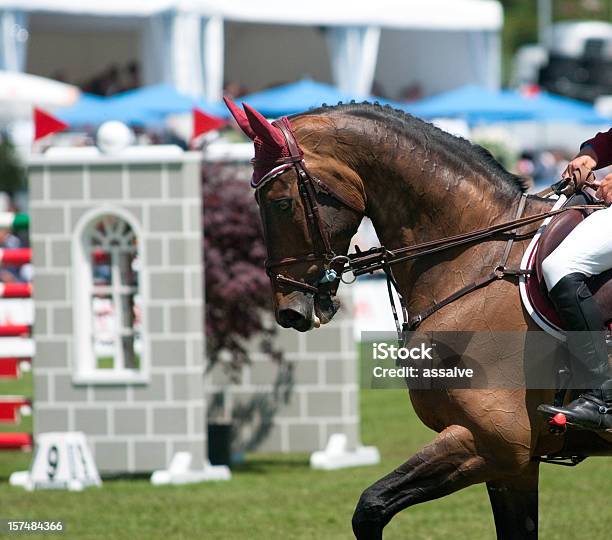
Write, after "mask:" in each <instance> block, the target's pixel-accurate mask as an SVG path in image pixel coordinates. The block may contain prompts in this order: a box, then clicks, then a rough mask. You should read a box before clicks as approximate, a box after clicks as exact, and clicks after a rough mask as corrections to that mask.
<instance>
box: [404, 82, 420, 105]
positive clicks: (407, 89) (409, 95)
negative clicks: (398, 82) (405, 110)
mask: <svg viewBox="0 0 612 540" xmlns="http://www.w3.org/2000/svg"><path fill="white" fill-rule="evenodd" d="M422 97H423V87H422V86H421V85H420V84H419V83H418V82H416V83H412V84H409V85H408V86H404V87H403V88H402V89H401V90H400V93H399V100H400V101H402V102H404V103H410V102H411V101H418V100H419V99H421V98H422Z"/></svg>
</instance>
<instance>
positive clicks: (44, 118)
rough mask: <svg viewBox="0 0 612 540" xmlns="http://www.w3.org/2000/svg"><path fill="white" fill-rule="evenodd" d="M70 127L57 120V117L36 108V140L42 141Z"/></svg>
mask: <svg viewBox="0 0 612 540" xmlns="http://www.w3.org/2000/svg"><path fill="white" fill-rule="evenodd" d="M67 127H68V124H65V123H64V122H62V121H61V120H59V119H57V118H55V116H52V115H50V114H49V113H47V112H45V111H43V110H42V109H39V108H37V107H34V140H35V141H37V140H38V139H42V138H43V137H46V136H47V135H50V134H51V133H57V132H58V131H64V130H65V129H66V128H67Z"/></svg>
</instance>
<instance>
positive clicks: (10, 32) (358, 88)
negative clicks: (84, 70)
mask: <svg viewBox="0 0 612 540" xmlns="http://www.w3.org/2000/svg"><path fill="white" fill-rule="evenodd" d="M502 23H503V14H502V8H501V6H500V4H499V3H498V2H497V1H496V0H427V1H425V0H403V1H401V2H400V1H397V0H377V1H375V2H369V1H359V2H355V1H349V0H336V1H335V2H330V1H329V0H310V1H309V2H308V3H307V5H303V4H298V3H293V4H292V3H290V2H286V1H281V0H266V1H265V2H253V1H252V0H231V1H230V0H147V1H146V2H144V1H142V0H89V1H84V0H81V1H77V0H0V44H1V47H0V69H7V70H13V71H23V70H24V69H25V68H26V62H27V61H28V60H27V59H28V52H27V49H28V42H29V41H32V46H31V48H32V49H34V45H35V42H36V39H35V38H36V36H37V32H40V33H41V35H42V34H44V33H45V32H46V31H48V30H49V29H55V30H56V31H57V32H61V34H62V39H63V38H64V37H65V34H68V33H70V32H75V31H79V30H80V31H81V32H83V33H85V32H87V33H95V32H100V31H103V30H106V31H112V30H113V29H117V28H120V29H126V28H131V29H133V30H134V31H136V32H137V34H138V39H137V43H136V42H130V43H129V44H128V45H126V47H128V48H130V49H139V53H140V54H139V56H140V60H141V63H142V66H143V75H144V78H145V82H147V83H153V82H161V81H164V82H170V83H173V84H175V85H177V86H178V87H179V88H180V89H181V90H182V91H184V92H189V93H192V94H199V93H204V94H205V95H206V96H208V97H209V98H211V99H216V98H218V97H219V96H220V94H221V90H222V86H223V80H224V76H225V78H227V79H231V80H239V81H240V82H244V83H246V84H249V85H250V86H251V89H256V86H257V85H258V84H259V85H263V84H269V83H270V82H279V81H281V80H283V78H284V79H285V80H288V79H289V78H293V79H295V78H297V77H299V76H300V75H304V74H310V75H313V76H315V77H316V78H320V79H323V80H325V79H329V81H330V82H334V83H336V84H337V85H339V86H340V87H341V88H342V89H344V90H346V91H350V92H352V93H356V94H367V93H369V91H370V90H371V87H372V84H373V82H374V81H375V80H376V81H377V82H378V83H379V84H381V85H382V86H383V87H385V88H386V89H387V90H388V93H389V94H390V95H393V94H395V95H397V94H398V93H399V92H400V90H401V88H402V86H405V85H407V84H410V83H418V84H419V85H420V86H421V87H422V88H423V90H424V91H425V93H431V92H435V91H441V90H445V89H447V88H449V87H452V86H457V85H459V84H464V83H468V82H472V83H479V84H485V85H487V86H490V87H495V86H498V85H499V81H500V45H499V31H500V29H501V26H502ZM28 37H30V39H28ZM32 38H34V39H32ZM41 40H42V38H41ZM39 41H40V40H39ZM110 45H113V46H114V45H115V44H114V43H110ZM40 48H41V46H40V45H39V46H38V50H40ZM52 48H53V47H51V46H46V47H45V49H46V51H45V54H47V55H49V54H51V51H50V49H52ZM58 52H60V53H61V51H58ZM66 52H67V53H71V54H75V55H76V54H77V53H78V52H79V51H78V47H76V48H75V47H71V48H69V49H66ZM68 56H69V54H68ZM45 60H46V62H45V65H47V64H49V57H48V56H45ZM60 60H61V59H58V64H59V62H60ZM92 61H93V62H94V63H95V58H92ZM43 74H48V73H43ZM264 81H265V83H264ZM253 86H255V88H253ZM393 97H395V96H393Z"/></svg>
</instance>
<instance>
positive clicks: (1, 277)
mask: <svg viewBox="0 0 612 540" xmlns="http://www.w3.org/2000/svg"><path fill="white" fill-rule="evenodd" d="M19 247H23V244H22V242H21V240H20V239H19V238H18V237H17V236H15V235H14V234H12V233H11V231H10V230H9V229H0V248H1V249H5V248H8V249H14V248H19ZM31 277H32V266H31V265H30V264H24V265H22V266H20V267H12V266H6V267H5V266H3V267H0V283H13V282H28V281H29V280H30V279H31Z"/></svg>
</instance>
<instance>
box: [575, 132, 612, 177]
mask: <svg viewBox="0 0 612 540" xmlns="http://www.w3.org/2000/svg"><path fill="white" fill-rule="evenodd" d="M587 144H588V145H589V146H591V147H592V148H593V150H595V153H596V154H597V168H598V169H603V168H604V167H607V166H608V165H612V129H610V130H609V131H606V132H605V133H601V132H600V133H598V134H597V135H595V137H593V138H592V139H589V140H588V141H585V142H583V143H582V146H581V147H580V148H582V147H584V146H586V145H587Z"/></svg>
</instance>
